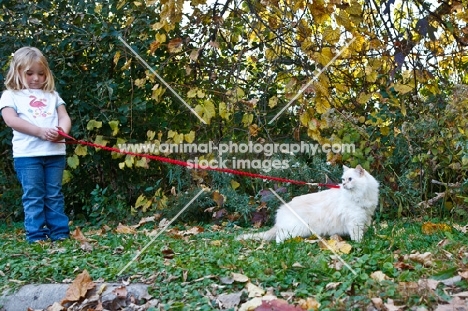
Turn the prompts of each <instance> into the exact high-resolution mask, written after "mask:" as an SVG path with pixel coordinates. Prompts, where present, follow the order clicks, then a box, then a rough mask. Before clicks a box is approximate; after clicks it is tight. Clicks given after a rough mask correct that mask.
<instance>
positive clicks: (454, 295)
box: [452, 292, 468, 298]
mask: <svg viewBox="0 0 468 311" xmlns="http://www.w3.org/2000/svg"><path fill="white" fill-rule="evenodd" d="M452 296H453V297H463V298H468V292H460V293H456V294H452Z"/></svg>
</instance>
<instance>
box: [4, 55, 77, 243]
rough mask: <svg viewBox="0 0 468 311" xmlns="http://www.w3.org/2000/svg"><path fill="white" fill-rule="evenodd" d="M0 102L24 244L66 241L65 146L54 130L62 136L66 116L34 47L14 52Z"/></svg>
mask: <svg viewBox="0 0 468 311" xmlns="http://www.w3.org/2000/svg"><path fill="white" fill-rule="evenodd" d="M5 86H6V88H7V90H6V91H4V92H3V94H2V96H1V98H0V110H1V113H2V117H3V119H4V120H5V123H6V124H7V125H8V126H9V127H11V128H12V129H13V141H12V145H13V161H14V168H15V171H16V174H17V176H18V180H19V182H20V183H21V186H22V188H23V196H22V202H23V208H24V214H25V220H24V226H25V229H26V240H27V241H28V242H37V241H44V240H47V239H48V238H50V239H51V240H52V241H55V240H63V239H66V238H68V236H69V233H70V229H69V227H68V217H67V215H65V212H64V198H63V194H62V175H63V170H64V169H65V163H66V162H65V161H66V160H65V144H63V143H60V141H61V140H62V139H63V137H61V135H60V134H59V133H58V129H60V130H62V131H63V132H65V133H68V132H69V131H70V128H71V121H70V117H69V116H68V113H67V110H66V109H65V103H64V102H63V100H62V99H61V98H60V96H59V95H58V93H57V92H56V91H55V83H54V78H53V76H52V72H51V71H50V69H49V65H48V62H47V60H46V58H45V57H44V55H43V54H42V53H41V51H39V50H38V49H36V48H33V47H23V48H20V49H19V50H17V51H16V52H15V54H14V55H13V59H12V61H11V63H10V69H9V71H8V74H7V76H6V80H5Z"/></svg>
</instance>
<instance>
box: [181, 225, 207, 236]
mask: <svg viewBox="0 0 468 311" xmlns="http://www.w3.org/2000/svg"><path fill="white" fill-rule="evenodd" d="M204 231H205V229H204V228H203V227H200V226H195V227H192V228H190V229H189V230H185V231H180V235H196V234H199V233H202V232H204Z"/></svg>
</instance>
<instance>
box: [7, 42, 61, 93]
mask: <svg viewBox="0 0 468 311" xmlns="http://www.w3.org/2000/svg"><path fill="white" fill-rule="evenodd" d="M33 64H39V65H41V66H42V67H43V68H44V74H45V83H44V85H43V86H42V90H44V91H46V92H53V91H54V90H55V81H54V77H53V75H52V71H50V68H49V63H48V62H47V59H46V58H45V56H44V55H43V54H42V52H41V51H39V49H37V48H35V47H30V46H26V47H22V48H20V49H19V50H17V51H16V52H15V54H13V59H12V60H11V63H10V69H9V70H8V73H7V76H6V80H5V86H6V88H7V89H8V90H23V89H28V88H29V85H27V82H26V77H25V74H26V71H28V70H29V69H30V68H31V66H32V65H33Z"/></svg>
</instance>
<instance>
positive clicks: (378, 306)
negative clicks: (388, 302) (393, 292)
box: [371, 298, 384, 310]
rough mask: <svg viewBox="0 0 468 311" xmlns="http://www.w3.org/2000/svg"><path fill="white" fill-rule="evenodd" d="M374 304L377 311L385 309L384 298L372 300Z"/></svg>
mask: <svg viewBox="0 0 468 311" xmlns="http://www.w3.org/2000/svg"><path fill="white" fill-rule="evenodd" d="M371 301H372V304H373V305H374V307H375V308H376V309H377V310H382V309H383V308H384V303H383V300H382V298H372V299H371Z"/></svg>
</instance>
